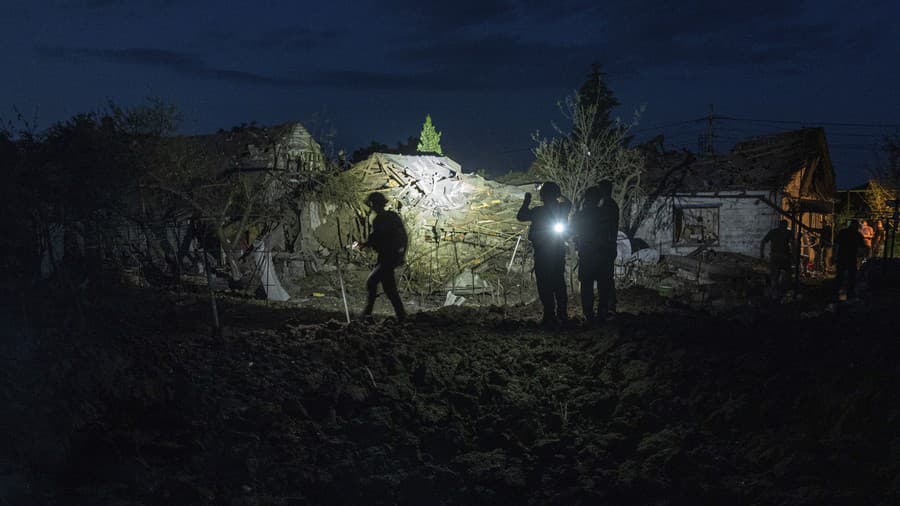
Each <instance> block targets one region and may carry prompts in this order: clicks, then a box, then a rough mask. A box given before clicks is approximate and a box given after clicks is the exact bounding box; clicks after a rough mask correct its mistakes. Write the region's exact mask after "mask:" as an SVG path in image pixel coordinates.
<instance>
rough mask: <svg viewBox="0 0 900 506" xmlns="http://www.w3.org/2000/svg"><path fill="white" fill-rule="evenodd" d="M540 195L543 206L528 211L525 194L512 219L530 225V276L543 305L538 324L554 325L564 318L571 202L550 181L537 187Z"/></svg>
mask: <svg viewBox="0 0 900 506" xmlns="http://www.w3.org/2000/svg"><path fill="white" fill-rule="evenodd" d="M540 192H541V193H540V195H541V201H542V202H543V204H544V205H542V206H537V207H535V208H530V207H529V205H530V204H531V194H530V193H526V194H525V201H524V202H522V207H521V208H519V212H518V214H516V218H517V219H518V220H519V221H530V222H531V226H530V227H529V229H528V239H529V240H530V241H531V244H532V246H533V247H534V277H535V280H536V281H537V290H538V297H539V298H540V299H541V304H543V306H544V318H543V321H542V323H543V324H544V325H545V326H554V325H556V324H557V323H564V322H565V321H566V320H567V318H568V294H567V293H566V277H565V270H566V245H565V237H566V234H567V230H566V229H567V228H568V221H569V211H570V210H571V209H572V203H571V202H569V200H568V199H566V198H565V197H563V196H562V195H561V192H560V190H559V185H557V184H556V183H554V182H551V181H548V182H546V183H544V184H543V185H541V190H540Z"/></svg>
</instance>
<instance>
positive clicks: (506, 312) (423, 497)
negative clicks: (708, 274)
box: [0, 290, 900, 505]
mask: <svg viewBox="0 0 900 506" xmlns="http://www.w3.org/2000/svg"><path fill="white" fill-rule="evenodd" d="M621 298H622V301H621V304H620V309H622V310H624V312H622V313H620V314H619V315H618V316H617V317H616V318H615V319H614V320H613V321H611V322H610V323H609V324H608V325H607V326H605V327H603V328H601V329H597V330H587V329H580V328H578V329H572V330H566V331H559V332H548V331H543V330H540V329H539V328H538V327H537V325H536V323H535V318H536V316H535V315H537V314H538V313H539V311H538V310H537V308H536V307H534V306H519V307H512V308H474V307H452V308H446V309H442V310H439V311H436V312H428V313H417V314H414V315H413V316H412V318H411V319H410V321H408V322H407V323H404V324H396V323H393V322H392V321H391V320H388V321H386V322H380V323H376V324H362V323H358V322H354V323H351V324H350V325H345V324H342V323H339V321H340V320H342V318H343V313H342V310H341V312H337V311H331V310H318V309H298V308H295V307H291V306H289V305H271V304H269V305H266V304H260V303H259V302H256V301H250V300H246V299H234V298H225V299H224V300H223V301H222V305H221V308H220V309H221V312H222V314H223V321H224V322H225V325H226V328H225V336H224V341H223V342H218V341H216V340H213V339H211V338H210V336H209V327H208V323H207V320H208V316H207V311H208V302H207V301H206V299H204V298H203V297H201V296H197V295H181V296H177V295H174V294H171V293H160V292H152V291H124V292H122V293H119V294H116V296H115V297H110V298H107V299H105V300H104V302H103V303H101V304H98V305H97V306H94V307H92V308H89V314H90V315H93V317H92V318H91V319H90V322H92V323H91V326H92V328H93V330H90V331H85V332H84V333H81V334H78V335H69V336H62V335H61V334H60V333H59V332H58V331H54V330H52V329H43V330H40V331H32V332H30V333H27V334H25V333H24V332H22V333H19V334H16V336H18V338H17V339H13V337H16V336H11V337H10V338H9V339H7V341H6V343H5V348H6V349H5V350H3V351H4V353H3V356H4V357H5V358H4V362H5V364H3V368H2V372H0V386H2V395H3V398H2V401H3V404H4V406H5V409H4V414H3V415H2V427H0V428H2V429H3V432H4V433H5V434H6V437H5V438H4V441H3V444H4V445H3V447H2V449H3V450H5V452H4V453H5V454H6V455H7V457H6V458H5V459H3V460H0V474H4V476H3V478H2V479H0V487H2V495H0V503H4V501H5V502H6V503H9V504H31V503H34V504H43V503H60V504H123V505H125V504H241V505H244V504H247V505H249V504H308V503H312V504H317V503H340V504H355V503H366V504H379V503H387V504H396V503H419V504H424V503H427V504H473V503H489V502H490V503H494V504H506V503H517V504H528V503H533V504H579V503H581V504H598V503H605V504H635V503H642V504H673V503H676V504H680V503H706V504H713V503H715V504H773V503H787V504H821V503H832V504H835V503H842V504H858V503H870V504H878V503H884V504H890V503H896V502H897V501H900V479H898V478H897V476H898V475H900V431H898V430H897V427H898V424H900V406H898V403H897V401H896V392H897V391H898V389H900V370H898V366H897V356H898V351H900V350H898V348H900V344H898V340H897V337H896V335H897V332H896V330H895V329H897V328H900V326H898V324H900V315H898V311H897V310H896V308H897V307H898V306H897V302H898V299H897V297H896V295H894V296H889V295H882V296H879V297H873V298H872V299H871V300H869V301H868V302H866V303H860V304H857V305H855V306H847V307H842V308H840V309H841V310H840V311H839V312H838V313H830V312H822V311H819V310H817V309H815V308H816V307H819V306H821V304H820V303H818V302H816V301H815V300H814V299H815V297H812V298H811V300H807V301H806V302H805V303H804V304H801V305H794V306H774V307H769V308H759V307H756V308H752V307H749V306H747V307H742V308H738V309H732V310H728V311H726V312H723V313H721V314H718V315H711V314H708V313H705V312H702V311H697V310H692V309H689V308H685V307H677V305H672V304H671V303H666V302H665V301H664V300H662V299H660V298H659V297H658V296H655V295H654V294H652V293H651V292H642V291H636V290H635V291H631V292H626V293H624V294H622V297H621ZM99 315H104V316H103V317H102V318H98V316H99ZM14 317H15V315H12V314H10V315H9V316H8V319H10V320H11V321H12V320H14V319H15V318H14ZM323 322H324V323H323Z"/></svg>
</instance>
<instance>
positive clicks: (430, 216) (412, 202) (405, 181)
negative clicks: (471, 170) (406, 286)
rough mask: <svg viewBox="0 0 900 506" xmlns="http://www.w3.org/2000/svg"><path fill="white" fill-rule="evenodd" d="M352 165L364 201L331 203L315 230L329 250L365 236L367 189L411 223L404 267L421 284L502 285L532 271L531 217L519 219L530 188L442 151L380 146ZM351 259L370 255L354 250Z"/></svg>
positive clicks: (470, 288) (475, 288)
mask: <svg viewBox="0 0 900 506" xmlns="http://www.w3.org/2000/svg"><path fill="white" fill-rule="evenodd" d="M350 170H351V174H353V175H354V177H357V178H358V179H359V180H360V181H361V183H360V188H361V190H362V193H363V194H362V195H360V199H359V201H360V204H359V206H358V207H356V208H349V207H343V208H335V209H331V210H329V212H328V213H327V214H323V216H322V219H321V221H320V222H319V225H318V227H317V228H316V229H315V231H314V234H315V237H316V238H317V239H318V240H319V242H320V243H321V244H322V245H324V246H325V247H326V248H328V249H329V250H337V251H344V250H345V249H346V246H347V245H348V244H351V243H352V242H353V241H363V240H365V238H366V237H367V236H368V234H369V228H368V227H369V226H370V223H369V221H368V220H367V219H366V218H367V216H368V210H367V209H366V208H365V207H364V206H363V205H362V201H363V198H364V197H365V194H367V193H369V192H372V191H380V192H382V193H384V194H385V196H386V197H387V198H388V200H389V205H390V206H391V207H393V208H394V210H396V211H398V212H399V213H400V215H401V216H402V217H403V219H404V222H405V224H406V228H407V231H408V233H409V238H410V246H409V251H408V253H407V265H406V267H405V268H404V271H405V275H406V277H407V278H408V279H410V280H412V281H413V282H414V283H416V286H415V288H418V289H420V290H421V291H426V292H434V291H440V290H443V289H444V286H445V285H449V286H448V289H454V291H455V292H458V293H479V292H490V291H495V292H499V291H502V290H504V286H505V285H510V284H514V283H521V282H523V280H522V279H520V278H523V277H525V276H523V275H522V274H523V273H527V271H528V270H530V265H528V264H526V262H525V258H526V255H527V254H528V251H529V250H530V247H529V245H528V241H527V239H526V238H525V237H524V232H525V230H526V227H527V223H520V222H518V221H517V220H516V212H517V211H518V210H519V206H520V205H521V203H522V199H523V197H524V193H525V192H524V191H523V190H521V189H519V188H518V187H516V186H510V185H504V184H501V183H497V182H495V181H491V180H488V179H484V178H483V177H481V176H478V175H476V174H466V173H463V172H462V170H461V168H460V166H459V165H458V164H457V163H456V162H454V161H453V160H451V159H450V158H446V157H440V156H424V155H422V156H405V155H392V154H383V153H376V154H373V155H372V156H371V157H370V158H369V159H367V160H364V161H362V162H360V163H358V164H356V165H355V166H354V167H353V168H352V169H350ZM514 252H515V255H514V254H513V253H514ZM348 260H349V261H353V262H358V263H366V262H367V260H366V257H364V256H359V255H357V254H351V253H348ZM510 273H512V275H511V274H510ZM476 278H477V279H476ZM459 283H462V286H459Z"/></svg>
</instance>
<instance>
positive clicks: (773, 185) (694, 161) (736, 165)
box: [643, 128, 835, 200]
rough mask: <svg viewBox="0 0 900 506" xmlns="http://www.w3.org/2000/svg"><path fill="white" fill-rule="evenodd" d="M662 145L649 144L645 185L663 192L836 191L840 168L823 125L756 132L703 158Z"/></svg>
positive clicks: (817, 195) (821, 194)
mask: <svg viewBox="0 0 900 506" xmlns="http://www.w3.org/2000/svg"><path fill="white" fill-rule="evenodd" d="M661 146H662V143H661V142H660V141H656V142H651V143H648V144H646V145H644V146H643V149H644V152H645V154H646V155H647V161H648V166H647V171H646V173H645V175H644V178H643V179H644V184H645V185H646V187H647V188H649V189H650V190H651V191H653V190H656V191H657V192H658V193H659V194H671V193H691V192H715V191H732V190H737V191H740V190H784V189H785V188H787V187H788V186H789V185H791V184H792V183H794V184H796V185H798V186H799V196H801V197H803V198H812V199H823V200H824V199H831V198H833V197H834V195H835V178H834V167H833V166H832V163H831V156H830V154H829V151H828V142H827V140H826V139H825V130H824V129H823V128H801V129H799V130H792V131H788V132H781V133H777V134H772V135H764V136H759V137H754V138H751V139H747V140H745V141H741V142H738V143H737V144H735V146H734V148H732V149H731V151H730V152H728V153H726V154H722V155H711V156H708V157H703V158H696V157H695V156H694V155H692V154H691V153H688V152H671V151H668V152H667V151H664V150H663V149H662V147H661ZM796 189H797V188H795V190H796Z"/></svg>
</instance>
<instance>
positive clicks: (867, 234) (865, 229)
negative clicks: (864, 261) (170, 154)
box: [859, 220, 875, 258]
mask: <svg viewBox="0 0 900 506" xmlns="http://www.w3.org/2000/svg"><path fill="white" fill-rule="evenodd" d="M859 233H860V234H862V238H863V243H864V244H865V246H864V248H865V249H864V250H863V252H862V256H863V258H869V257H871V256H872V239H874V238H875V229H874V228H872V226H871V225H869V222H868V221H866V220H862V222H860V224H859Z"/></svg>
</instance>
